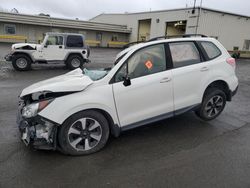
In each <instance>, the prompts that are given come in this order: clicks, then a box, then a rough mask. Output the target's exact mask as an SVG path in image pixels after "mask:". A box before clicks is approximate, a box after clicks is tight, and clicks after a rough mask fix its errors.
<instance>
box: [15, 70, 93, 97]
mask: <svg viewBox="0 0 250 188" xmlns="http://www.w3.org/2000/svg"><path fill="white" fill-rule="evenodd" d="M92 83H93V81H92V80H91V79H90V78H89V77H88V76H86V75H84V74H83V73H82V70H81V69H80V68H78V69H76V70H73V71H71V72H69V73H66V74H63V75H61V76H57V77H54V78H51V79H48V80H44V81H41V82H37V83H35V84H33V85H31V86H29V87H27V88H25V89H24V90H23V91H22V93H21V95H20V97H23V96H25V95H29V94H32V93H36V92H43V91H51V92H71V91H72V92H74V91H82V90H84V89H85V88H86V87H87V86H89V85H91V84H92Z"/></svg>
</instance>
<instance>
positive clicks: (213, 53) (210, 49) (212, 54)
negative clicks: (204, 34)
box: [201, 42, 221, 59]
mask: <svg viewBox="0 0 250 188" xmlns="http://www.w3.org/2000/svg"><path fill="white" fill-rule="evenodd" d="M201 45H202V47H203V48H204V50H205V51H206V53H207V56H208V58H209V59H214V58H216V57H218V56H220V55H221V51H220V49H219V48H218V47H217V46H215V44H213V43H212V42H201Z"/></svg>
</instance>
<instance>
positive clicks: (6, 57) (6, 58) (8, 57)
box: [4, 53, 13, 61]
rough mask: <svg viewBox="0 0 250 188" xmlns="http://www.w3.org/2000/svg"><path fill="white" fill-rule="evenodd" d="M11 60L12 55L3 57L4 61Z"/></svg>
mask: <svg viewBox="0 0 250 188" xmlns="http://www.w3.org/2000/svg"><path fill="white" fill-rule="evenodd" d="M12 58H13V54H11V53H10V54H7V55H6V56H5V57H4V59H5V60H6V61H12Z"/></svg>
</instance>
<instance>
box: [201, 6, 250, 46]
mask: <svg viewBox="0 0 250 188" xmlns="http://www.w3.org/2000/svg"><path fill="white" fill-rule="evenodd" d="M198 32H199V33H203V34H205V35H208V36H216V37H218V40H219V41H220V42H221V43H222V44H223V45H224V46H225V48H226V49H227V50H233V47H234V46H238V47H239V50H243V46H244V41H245V40H250V19H247V18H243V17H239V16H233V15H228V14H222V13H216V12H210V11H202V13H201V19H200V22H199V28H198Z"/></svg>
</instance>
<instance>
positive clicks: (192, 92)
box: [169, 41, 209, 113]
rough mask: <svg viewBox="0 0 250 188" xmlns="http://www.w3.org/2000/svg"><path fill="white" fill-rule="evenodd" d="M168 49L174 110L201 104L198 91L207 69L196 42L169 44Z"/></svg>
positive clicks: (205, 78) (203, 81) (205, 77)
mask: <svg viewBox="0 0 250 188" xmlns="http://www.w3.org/2000/svg"><path fill="white" fill-rule="evenodd" d="M169 49H170V53H171V57H172V73H173V85H174V86H173V87H174V106H175V110H180V112H181V111H182V110H185V109H188V108H192V107H194V106H195V105H198V104H200V103H201V100H202V96H200V95H201V92H200V90H201V89H202V88H203V87H202V86H203V85H204V83H205V81H206V80H207V72H208V71H209V69H208V67H207V66H206V63H204V57H203V55H202V53H201V50H200V49H199V48H198V44H196V42H193V41H180V42H171V43H169ZM176 113H178V111H177V112H176Z"/></svg>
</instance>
